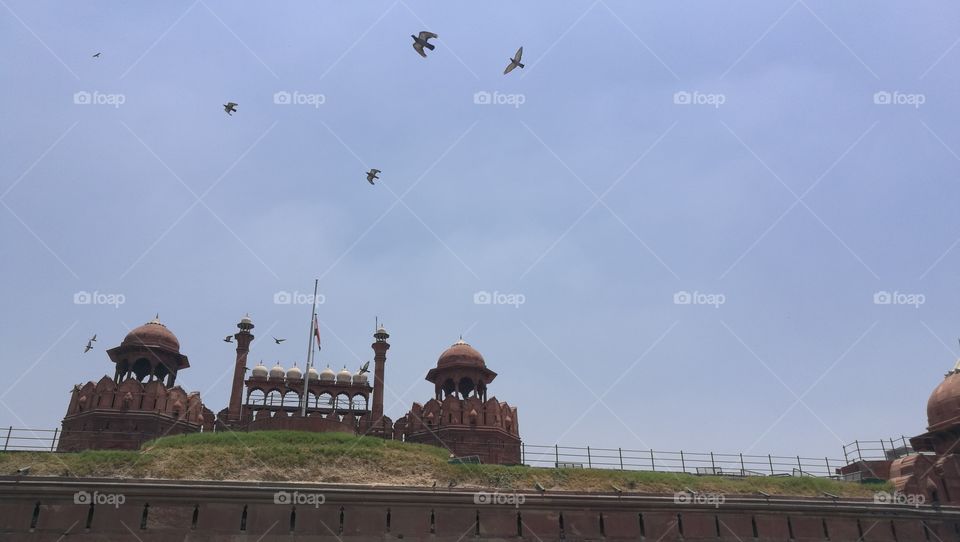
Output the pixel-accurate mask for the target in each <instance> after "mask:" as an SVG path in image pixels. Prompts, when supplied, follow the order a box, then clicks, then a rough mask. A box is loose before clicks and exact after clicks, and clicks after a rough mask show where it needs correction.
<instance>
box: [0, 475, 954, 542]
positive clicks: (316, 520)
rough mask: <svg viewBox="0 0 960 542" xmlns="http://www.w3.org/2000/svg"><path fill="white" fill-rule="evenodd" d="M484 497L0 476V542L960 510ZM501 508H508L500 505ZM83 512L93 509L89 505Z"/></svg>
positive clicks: (815, 531)
mask: <svg viewBox="0 0 960 542" xmlns="http://www.w3.org/2000/svg"><path fill="white" fill-rule="evenodd" d="M80 492H82V493H80ZM294 492H297V493H294ZM78 494H79V495H81V497H79V498H78V497H76V495H78ZM478 495H485V496H486V497H478ZM120 496H122V499H120V498H119V497H120ZM488 497H490V494H486V493H475V492H472V491H466V490H454V491H447V490H442V491H429V490H422V489H405V488H366V487H349V486H320V485H305V484H304V485H290V484H280V483H269V484H268V483H260V484H250V483H239V482H237V483H229V482H162V481H150V482H143V481H138V482H134V481H128V482H119V481H108V480H83V479H39V478H37V479H33V478H22V479H16V478H12V477H3V478H0V540H17V541H20V540H24V541H46V540H50V541H54V540H60V539H61V538H60V537H63V536H64V535H66V537H64V538H63V539H65V540H77V541H93V540H97V541H111V540H141V541H143V542H147V541H160V540H163V541H168V540H183V541H187V540H218V541H223V542H226V541H241V540H262V541H264V542H269V541H274V540H302V541H305V540H317V541H327V540H329V541H334V540H339V541H341V542H342V541H350V540H357V541H359V540H399V539H403V540H405V541H420V540H429V541H432V542H445V541H449V542H456V541H462V540H530V541H547V540H560V539H563V540H566V541H569V542H578V541H586V540H611V541H618V540H645V541H649V542H653V541H663V542H668V541H670V542H676V541H680V540H684V541H691V540H712V541H730V542H732V541H746V540H752V541H755V542H775V541H776V542H780V541H782V542H787V541H795V542H813V541H824V540H830V541H841V542H845V541H850V542H852V541H854V540H858V539H862V540H864V541H876V542H914V541H916V542H922V541H926V540H936V541H941V540H942V541H946V540H951V541H952V540H957V539H958V537H960V508H955V507H942V508H934V507H930V506H920V507H910V506H902V505H894V504H875V503H874V502H873V501H863V500H859V501H854V500H839V501H836V502H835V501H833V500H831V499H804V498H792V499H791V498H770V499H763V498H751V497H733V496H728V497H727V498H726V499H725V501H724V502H723V503H722V504H721V505H719V506H711V505H709V504H702V505H699V504H698V505H694V504H683V503H677V502H674V498H673V496H672V495H667V496H651V495H646V496H622V497H620V496H616V495H583V494H580V495H578V494H546V495H539V494H536V493H526V494H519V495H518V494H503V495H500V499H499V501H500V504H497V501H498V499H497V498H496V496H494V498H492V499H491V498H488ZM521 497H522V500H521ZM509 498H513V501H510V502H513V503H516V504H509V503H505V501H506V500H507V499H509ZM77 500H79V501H80V502H79V503H78V502H76V501H77ZM90 500H98V501H99V503H98V504H94V505H93V506H91V505H90ZM121 500H122V502H120V501H121ZM293 500H299V501H300V504H295V503H292V502H291V501H293ZM485 500H486V501H491V500H492V501H493V503H490V504H487V503H485ZM31 526H32V527H31Z"/></svg>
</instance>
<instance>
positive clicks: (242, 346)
mask: <svg viewBox="0 0 960 542" xmlns="http://www.w3.org/2000/svg"><path fill="white" fill-rule="evenodd" d="M237 327H238V328H240V331H238V332H237V334H236V335H234V336H233V337H234V338H235V339H236V340H237V361H236V363H235V364H234V366H233V385H232V387H231V388H230V406H229V407H228V411H227V418H228V419H229V420H230V421H239V420H240V406H241V405H242V404H243V377H244V373H245V372H246V370H247V354H248V353H249V352H250V343H251V342H253V333H250V330H251V329H253V321H252V320H250V315H249V314H247V315H246V316H244V317H243V318H241V319H240V323H239V324H237Z"/></svg>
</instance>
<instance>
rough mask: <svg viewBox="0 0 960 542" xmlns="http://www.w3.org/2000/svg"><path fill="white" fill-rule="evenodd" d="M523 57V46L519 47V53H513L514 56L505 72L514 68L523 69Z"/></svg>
mask: <svg viewBox="0 0 960 542" xmlns="http://www.w3.org/2000/svg"><path fill="white" fill-rule="evenodd" d="M521 58H523V47H521V48H519V49H517V54H515V55H513V58H511V59H510V64H509V65H508V66H507V69H505V70H503V74H504V75H506V74H508V73H510V72H512V71H513V69H514V68H521V69H523V64H521V63H520V59H521Z"/></svg>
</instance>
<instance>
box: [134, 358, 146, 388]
mask: <svg viewBox="0 0 960 542" xmlns="http://www.w3.org/2000/svg"><path fill="white" fill-rule="evenodd" d="M130 370H132V371H133V375H134V376H135V377H136V379H137V381H139V382H143V381H144V380H145V379H146V378H147V377H148V376H150V362H149V361H148V360H147V358H140V359H138V360H137V361H135V362H133V367H131V368H130Z"/></svg>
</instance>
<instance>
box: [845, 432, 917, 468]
mask: <svg viewBox="0 0 960 542" xmlns="http://www.w3.org/2000/svg"><path fill="white" fill-rule="evenodd" d="M914 453H916V452H915V451H914V449H913V446H911V445H910V441H909V440H907V437H904V436H903V435H900V436H899V437H897V438H889V439H886V440H883V439H881V440H855V441H853V442H851V443H850V444H844V446H843V457H844V460H845V463H846V464H850V463H853V462H855V461H886V460H891V459H897V458H898V457H903V456H905V455H910V454H914Z"/></svg>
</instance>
